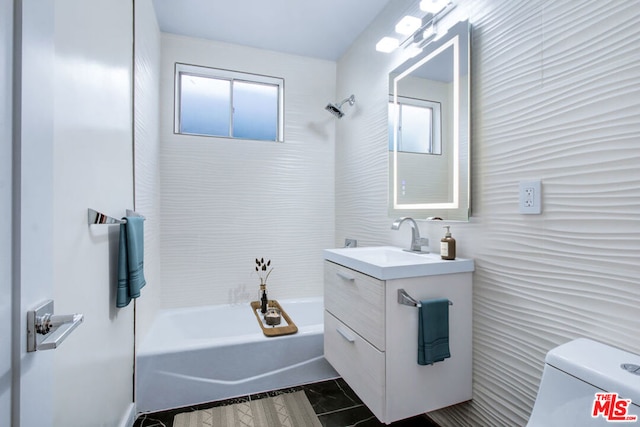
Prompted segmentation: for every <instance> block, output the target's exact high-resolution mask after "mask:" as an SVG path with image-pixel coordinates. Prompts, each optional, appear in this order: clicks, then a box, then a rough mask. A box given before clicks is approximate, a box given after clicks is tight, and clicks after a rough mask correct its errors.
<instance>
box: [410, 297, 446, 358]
mask: <svg viewBox="0 0 640 427" xmlns="http://www.w3.org/2000/svg"><path fill="white" fill-rule="evenodd" d="M420 304H421V305H422V307H419V308H418V365H432V364H434V363H435V362H442V361H443V360H444V359H446V358H448V357H451V353H450V352H449V300H448V299H446V298H440V299H431V300H425V301H420Z"/></svg>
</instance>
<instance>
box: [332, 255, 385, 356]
mask: <svg viewBox="0 0 640 427" xmlns="http://www.w3.org/2000/svg"><path fill="white" fill-rule="evenodd" d="M324 307H325V309H326V310H327V311H329V312H330V313H331V314H333V315H334V316H335V317H336V318H338V319H339V320H340V321H342V322H343V323H345V324H346V325H348V326H349V327H350V328H351V329H353V330H354V331H356V332H357V333H358V334H360V335H361V336H362V337H363V338H364V339H365V340H367V341H369V342H370V343H371V344H373V345H374V346H375V347H376V348H378V349H379V350H382V351H384V349H385V343H384V340H385V338H384V337H385V335H384V324H385V310H384V282H383V281H381V280H378V279H374V278H373V277H370V276H367V275H366V274H362V273H358V272H357V271H354V270H351V269H349V268H346V267H343V266H341V265H338V264H334V263H332V262H329V261H325V269H324Z"/></svg>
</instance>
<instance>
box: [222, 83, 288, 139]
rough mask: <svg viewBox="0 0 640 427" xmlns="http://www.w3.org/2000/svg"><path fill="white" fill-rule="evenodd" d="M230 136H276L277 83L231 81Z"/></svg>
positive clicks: (256, 137) (271, 137) (268, 137)
mask: <svg viewBox="0 0 640 427" xmlns="http://www.w3.org/2000/svg"><path fill="white" fill-rule="evenodd" d="M233 109H234V111H233V137H234V138H246V139H258V140H266V141H275V140H276V139H277V137H278V86H274V85H266V84H260V83H249V82H241V81H234V83H233Z"/></svg>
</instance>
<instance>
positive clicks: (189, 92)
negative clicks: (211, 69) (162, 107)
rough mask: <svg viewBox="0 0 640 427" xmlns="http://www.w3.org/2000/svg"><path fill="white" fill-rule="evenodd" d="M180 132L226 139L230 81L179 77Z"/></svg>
mask: <svg viewBox="0 0 640 427" xmlns="http://www.w3.org/2000/svg"><path fill="white" fill-rule="evenodd" d="M180 88H181V91H180V133H189V134H196V135H212V136H229V120H230V115H231V98H230V97H231V82H230V81H227V80H219V79H211V78H207V77H199V76H191V75H188V74H181V78H180Z"/></svg>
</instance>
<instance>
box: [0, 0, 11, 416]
mask: <svg viewBox="0 0 640 427" xmlns="http://www.w3.org/2000/svg"><path fill="white" fill-rule="evenodd" d="M12 54H13V3H12V2H11V1H10V0H2V1H0V76H2V80H1V81H0V218H5V221H2V222H1V223H0V242H2V243H0V295H2V298H1V299H0V425H3V426H8V425H11V348H12V347H11V330H12V328H11V321H12V315H11V313H12V311H11V303H12V301H13V294H12V292H11V288H12V282H11V278H12V276H11V263H12V260H13V257H12V256H11V246H12V241H11V226H12V222H11V218H12V204H11V188H12V187H11V186H12V179H11V174H12V170H13V169H12V167H11V160H12V152H13V150H12V149H11V147H12V139H11V135H12V132H11V129H12V127H13V123H12V117H13V116H12V114H11V107H12V75H13V70H12V67H13V58H12Z"/></svg>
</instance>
